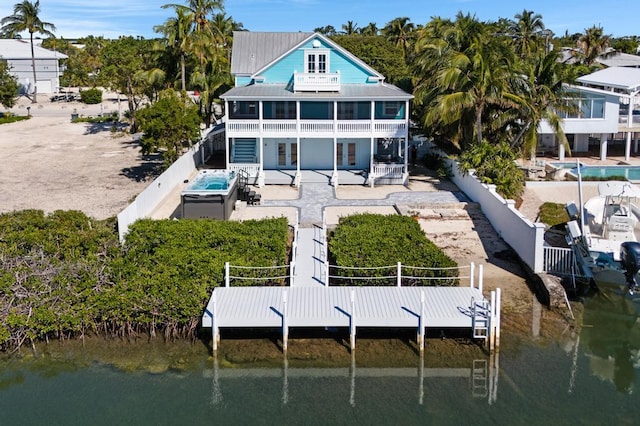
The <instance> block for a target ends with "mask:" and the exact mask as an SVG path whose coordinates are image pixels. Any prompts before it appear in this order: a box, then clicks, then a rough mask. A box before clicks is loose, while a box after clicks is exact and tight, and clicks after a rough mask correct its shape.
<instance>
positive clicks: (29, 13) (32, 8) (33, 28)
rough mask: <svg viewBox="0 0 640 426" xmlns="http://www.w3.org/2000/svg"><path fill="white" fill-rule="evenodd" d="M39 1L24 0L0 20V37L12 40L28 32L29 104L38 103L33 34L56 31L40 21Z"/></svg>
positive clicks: (49, 34)
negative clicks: (30, 75) (31, 80)
mask: <svg viewBox="0 0 640 426" xmlns="http://www.w3.org/2000/svg"><path fill="white" fill-rule="evenodd" d="M39 14H40V0H36V1H35V2H30V1H28V0H24V1H23V2H21V3H17V4H15V5H14V6H13V15H9V16H5V17H4V18H2V20H0V25H1V26H2V28H1V30H0V35H1V36H2V37H6V38H14V37H16V36H18V35H19V34H20V33H22V32H24V31H28V32H29V41H30V43H31V68H32V69H33V97H32V98H31V102H33V103H36V102H38V99H37V96H38V87H37V82H38V79H37V76H36V57H35V53H34V50H33V34H34V33H38V34H43V35H47V36H53V31H55V30H56V27H55V25H53V24H52V23H50V22H44V21H42V20H40V16H39Z"/></svg>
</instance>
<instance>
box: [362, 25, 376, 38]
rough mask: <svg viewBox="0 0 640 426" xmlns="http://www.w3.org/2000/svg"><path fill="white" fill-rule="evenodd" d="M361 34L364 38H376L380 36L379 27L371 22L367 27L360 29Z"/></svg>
mask: <svg viewBox="0 0 640 426" xmlns="http://www.w3.org/2000/svg"><path fill="white" fill-rule="evenodd" d="M360 34H361V35H363V36H375V35H378V26H377V25H376V23H375V22H369V25H367V26H366V27H362V28H360Z"/></svg>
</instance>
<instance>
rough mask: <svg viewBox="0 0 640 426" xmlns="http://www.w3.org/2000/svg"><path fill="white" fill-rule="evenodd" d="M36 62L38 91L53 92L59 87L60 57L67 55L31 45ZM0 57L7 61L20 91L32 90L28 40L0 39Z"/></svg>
mask: <svg viewBox="0 0 640 426" xmlns="http://www.w3.org/2000/svg"><path fill="white" fill-rule="evenodd" d="M33 51H34V56H35V64H36V77H37V78H38V81H37V82H36V87H37V88H38V93H55V92H57V91H58V88H59V87H60V74H62V71H61V69H60V63H59V60H60V59H66V58H67V56H66V55H65V54H63V53H60V52H54V51H52V50H48V49H45V48H43V47H41V46H38V45H34V46H33ZM0 57H2V59H3V60H5V61H7V64H8V65H9V72H10V73H11V74H13V75H15V76H16V77H17V78H18V84H19V85H20V93H32V92H33V86H34V85H33V68H32V64H31V44H30V43H29V40H21V39H0Z"/></svg>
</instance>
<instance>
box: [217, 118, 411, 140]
mask: <svg viewBox="0 0 640 426" xmlns="http://www.w3.org/2000/svg"><path fill="white" fill-rule="evenodd" d="M226 129H227V133H228V135H229V136H231V137H243V136H245V137H255V136H258V135H263V136H265V137H270V136H285V135H288V136H313V135H318V134H325V135H329V134H330V135H336V136H340V135H344V136H351V137H356V136H362V137H369V136H375V137H405V136H406V131H407V123H406V122H405V121H404V120H374V121H373V122H372V121H371V120H336V121H334V120H300V121H296V120H263V121H262V122H260V121H259V120H228V121H227V124H226Z"/></svg>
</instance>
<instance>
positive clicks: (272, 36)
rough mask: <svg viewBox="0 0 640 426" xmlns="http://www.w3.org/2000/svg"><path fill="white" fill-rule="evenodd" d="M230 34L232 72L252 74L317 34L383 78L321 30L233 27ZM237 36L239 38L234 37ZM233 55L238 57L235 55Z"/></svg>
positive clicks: (257, 72) (316, 36)
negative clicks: (270, 29) (242, 29)
mask: <svg viewBox="0 0 640 426" xmlns="http://www.w3.org/2000/svg"><path fill="white" fill-rule="evenodd" d="M233 36H234V40H233V53H232V56H231V74H233V75H238V74H240V75H249V76H253V75H256V74H259V73H260V72H261V71H263V70H264V69H266V68H268V67H269V66H271V65H272V64H273V63H274V62H276V61H278V60H279V59H280V58H282V57H284V56H286V55H287V54H289V53H290V52H291V51H293V50H294V49H296V48H297V47H298V46H300V45H302V44H304V43H305V42H307V41H308V40H310V39H312V38H319V39H321V40H323V41H324V42H325V43H326V44H328V45H329V46H331V47H332V48H333V49H335V50H337V51H338V52H340V53H342V54H343V55H345V56H346V57H348V58H349V59H351V60H352V61H353V62H354V63H356V64H358V65H359V66H361V67H362V68H363V69H365V70H366V71H367V72H369V73H371V74H373V75H374V76H376V77H379V78H380V79H384V76H383V75H382V74H380V73H379V72H377V71H376V70H374V69H373V68H371V66H369V65H368V64H367V63H366V62H364V61H363V60H361V59H360V58H358V57H357V56H355V55H354V54H353V53H351V52H349V51H348V50H346V49H345V48H343V47H342V46H340V45H339V44H337V43H336V42H334V41H333V40H331V39H329V38H328V37H325V36H324V35H322V34H320V33H272V32H249V31H236V32H234V33H233ZM238 36H239V38H238V39H236V37H238ZM236 48H237V49H236ZM236 57H238V58H237V59H236ZM234 63H235V67H234Z"/></svg>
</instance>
